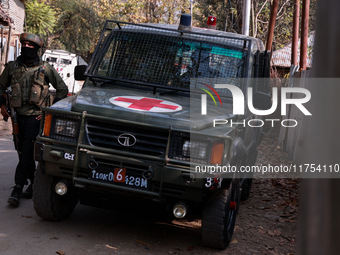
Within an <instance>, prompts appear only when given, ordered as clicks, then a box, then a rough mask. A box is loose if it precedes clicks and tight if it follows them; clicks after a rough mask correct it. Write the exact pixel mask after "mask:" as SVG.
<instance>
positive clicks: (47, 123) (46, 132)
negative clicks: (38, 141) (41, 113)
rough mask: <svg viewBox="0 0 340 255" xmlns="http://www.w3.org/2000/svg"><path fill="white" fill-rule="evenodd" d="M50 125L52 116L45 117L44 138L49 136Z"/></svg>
mask: <svg viewBox="0 0 340 255" xmlns="http://www.w3.org/2000/svg"><path fill="white" fill-rule="evenodd" d="M51 123H52V114H47V115H45V123H44V136H50V131H51Z"/></svg>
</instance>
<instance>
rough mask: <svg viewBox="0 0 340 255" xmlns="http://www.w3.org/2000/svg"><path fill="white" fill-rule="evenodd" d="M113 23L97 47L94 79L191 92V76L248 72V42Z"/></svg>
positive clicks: (208, 76)
mask: <svg viewBox="0 0 340 255" xmlns="http://www.w3.org/2000/svg"><path fill="white" fill-rule="evenodd" d="M114 24H118V25H119V28H113V29H110V32H108V31H107V33H106V36H105V34H103V36H102V38H101V41H100V43H99V46H98V48H97V49H96V52H95V55H97V57H94V59H96V61H95V62H94V63H93V64H92V65H91V68H90V73H91V74H92V75H93V76H96V77H103V78H104V77H105V78H109V79H113V80H120V81H130V82H136V83H138V84H142V85H150V86H157V87H171V88H180V89H184V90H189V89H190V88H189V85H190V78H239V77H244V75H245V73H246V63H247V61H248V49H249V47H250V41H249V40H247V39H240V38H227V37H222V36H212V35H208V34H207V35H205V34H197V33H184V34H183V32H179V31H176V30H169V29H162V28H158V27H150V26H146V27H145V26H140V25H134V24H127V23H114ZM111 25H112V24H111Z"/></svg>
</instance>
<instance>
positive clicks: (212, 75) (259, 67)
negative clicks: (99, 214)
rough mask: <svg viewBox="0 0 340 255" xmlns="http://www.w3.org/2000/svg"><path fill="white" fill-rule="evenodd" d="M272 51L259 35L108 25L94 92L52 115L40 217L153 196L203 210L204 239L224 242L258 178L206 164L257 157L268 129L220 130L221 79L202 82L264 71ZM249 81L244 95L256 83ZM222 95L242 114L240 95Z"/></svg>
mask: <svg viewBox="0 0 340 255" xmlns="http://www.w3.org/2000/svg"><path fill="white" fill-rule="evenodd" d="M263 51H264V48H263V44H262V42H260V41H259V40H257V39H254V38H251V37H246V36H242V35H236V34H232V33H226V32H221V31H217V30H209V29H199V28H192V29H184V30H183V29H178V28H177V27H176V26H173V25H160V24H129V23H124V22H116V21H107V22H106V24H105V27H104V30H103V32H102V35H101V37H100V40H99V43H98V45H97V48H96V50H95V52H94V54H93V57H92V59H91V61H90V64H89V66H87V67H86V71H85V73H84V71H83V72H81V69H82V67H81V66H80V67H77V68H76V69H77V70H76V78H77V79H82V77H84V79H85V83H84V85H83V88H82V90H81V91H80V92H79V93H77V94H76V95H75V96H71V97H68V98H65V99H63V100H61V101H59V102H57V103H56V104H54V105H53V106H52V107H50V108H45V109H44V110H43V119H42V128H41V131H40V134H39V136H38V138H37V142H36V147H35V159H36V160H37V161H38V162H39V167H38V170H37V172H36V179H35V185H34V198H33V201H34V208H35V210H36V212H37V214H38V215H39V216H40V217H42V218H43V219H46V220H61V219H64V218H66V217H67V216H69V215H70V214H71V213H72V211H73V210H74V207H75V206H76V204H77V203H78V202H80V203H82V204H86V205H91V206H98V207H99V206H103V207H106V206H108V205H110V204H114V201H115V200H116V199H120V200H121V201H150V202H155V203H158V204H161V205H164V206H165V207H167V208H170V211H171V212H172V214H173V216H174V217H175V218H185V217H187V215H190V214H197V215H199V216H201V217H202V238H203V243H204V244H205V245H209V246H212V247H215V248H222V249H224V248H225V247H226V246H227V245H228V243H229V242H230V240H231V237H232V234H233V230H234V225H235V220H236V215H237V211H238V208H239V201H240V198H241V197H242V198H243V199H245V198H247V197H248V195H249V192H250V188H251V178H250V177H251V176H250V177H249V176H246V177H248V178H243V177H242V176H239V175H238V174H236V173H224V174H223V176H221V175H216V174H212V173H207V172H206V171H197V169H203V166H205V167H207V166H212V165H214V166H218V165H219V166H223V165H224V166H226V165H233V166H235V167H238V166H240V165H241V164H254V163H255V161H256V156H257V146H258V145H259V142H260V140H261V128H250V127H244V128H243V127H228V126H226V125H223V126H219V127H213V125H212V123H213V119H214V117H216V116H215V115H219V117H218V118H219V119H220V118H221V116H220V115H221V114H220V113H218V111H216V109H217V108H218V107H216V106H214V104H213V103H212V102H209V104H208V114H206V115H202V111H201V100H202V98H203V97H202V95H203V94H205V91H207V88H208V87H209V86H210V85H209V86H208V85H206V84H205V82H202V81H201V79H208V80H209V81H211V79H227V80H228V81H229V82H233V81H234V80H237V79H239V78H250V77H264V76H265V74H266V73H267V72H268V66H267V67H266V64H267V62H268V61H267V58H266V57H265V56H266V54H264V53H263ZM242 84H243V85H242V86H241V88H242V89H243V90H244V91H245V89H246V88H247V86H250V85H248V83H246V82H244V83H242ZM210 87H212V86H210ZM216 90H217V92H218V93H219V96H220V97H219V99H220V100H221V104H222V101H223V104H224V106H225V107H227V108H226V109H232V98H231V97H230V93H229V94H228V93H227V92H225V91H223V90H218V89H216ZM224 92H225V93H224ZM256 93H257V94H256V95H258V94H259V95H262V99H261V102H257V104H258V107H259V108H261V107H264V105H267V104H268V101H270V98H269V97H268V98H267V97H265V96H263V94H262V93H260V92H258V91H257V92H256ZM209 101H212V100H209ZM263 102H265V103H263ZM211 103H212V104H211ZM213 107H215V108H213ZM215 113H216V114H215ZM194 114H197V116H201V118H198V119H197V118H194V117H193V116H194ZM214 114H215V115H214ZM246 114H248V113H246ZM239 117H240V116H236V115H233V114H232V113H226V114H224V116H223V118H224V119H234V120H237V119H238V118H239ZM242 118H247V119H249V118H254V116H252V115H251V114H248V115H247V116H246V115H245V116H242ZM164 213H166V212H164Z"/></svg>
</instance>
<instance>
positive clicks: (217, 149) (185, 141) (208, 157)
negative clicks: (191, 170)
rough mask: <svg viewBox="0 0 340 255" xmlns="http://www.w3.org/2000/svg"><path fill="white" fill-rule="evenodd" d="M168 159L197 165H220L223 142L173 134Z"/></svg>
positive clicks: (222, 156)
mask: <svg viewBox="0 0 340 255" xmlns="http://www.w3.org/2000/svg"><path fill="white" fill-rule="evenodd" d="M171 139H172V141H171V148H170V152H169V158H170V159H174V160H178V161H187V162H189V161H190V162H192V163H199V164H214V165H215V164H221V163H222V161H223V158H224V154H225V151H224V148H225V147H224V146H225V144H224V140H223V139H219V138H217V139H216V138H213V137H204V138H203V139H202V138H201V137H199V136H190V134H188V133H175V134H174V135H173V136H172V138H171Z"/></svg>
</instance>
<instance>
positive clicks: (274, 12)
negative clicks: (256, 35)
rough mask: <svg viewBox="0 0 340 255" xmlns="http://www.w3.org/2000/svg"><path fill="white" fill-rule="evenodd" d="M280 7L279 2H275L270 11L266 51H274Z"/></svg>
mask: <svg viewBox="0 0 340 255" xmlns="http://www.w3.org/2000/svg"><path fill="white" fill-rule="evenodd" d="M278 5H279V2H278V0H274V1H273V5H272V8H271V10H270V19H269V28H268V36H267V43H266V50H267V51H271V50H272V44H273V37H274V28H275V21H276V15H277V7H278Z"/></svg>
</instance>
